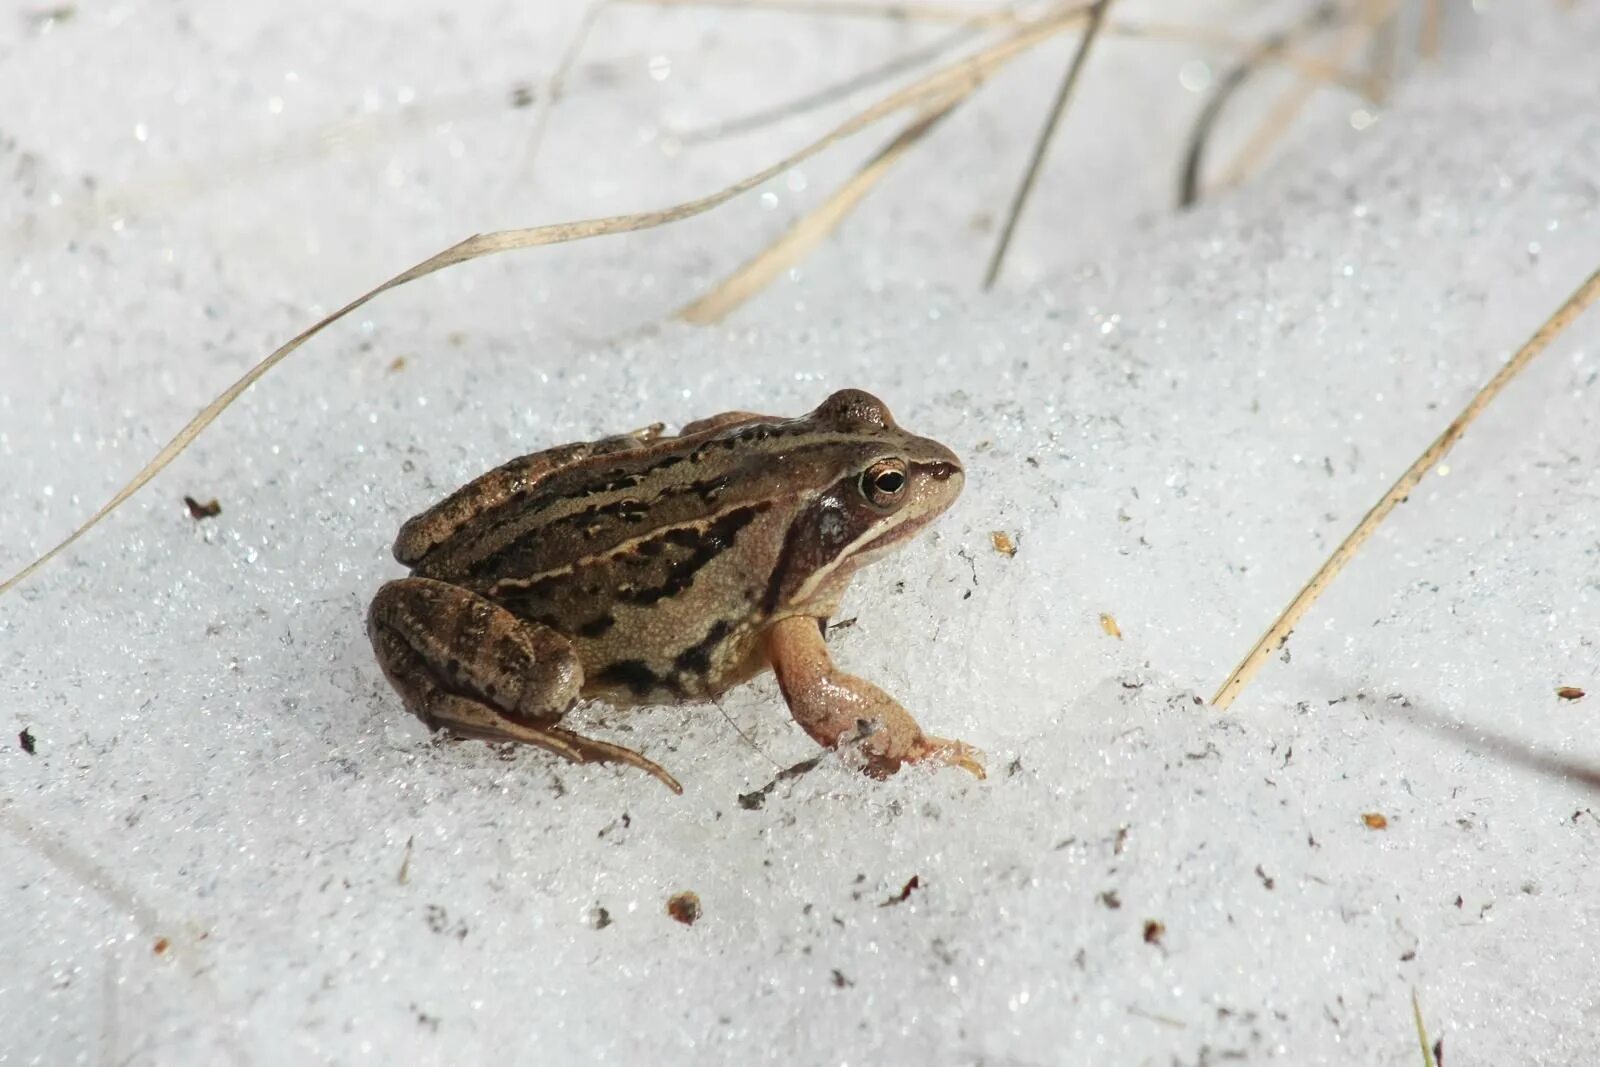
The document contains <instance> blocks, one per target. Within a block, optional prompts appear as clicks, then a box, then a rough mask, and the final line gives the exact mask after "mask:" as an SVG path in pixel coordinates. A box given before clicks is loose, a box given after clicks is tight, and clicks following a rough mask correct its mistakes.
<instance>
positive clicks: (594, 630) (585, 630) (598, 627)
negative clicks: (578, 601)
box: [578, 611, 617, 637]
mask: <svg viewBox="0 0 1600 1067" xmlns="http://www.w3.org/2000/svg"><path fill="white" fill-rule="evenodd" d="M616 624H617V617H616V616H615V615H613V614H611V613H610V612H609V611H608V612H606V613H605V614H604V615H601V616H600V617H598V618H594V619H590V620H589V621H588V622H586V623H583V624H582V625H581V626H579V627H578V636H579V637H599V636H600V635H601V634H604V633H606V632H607V631H609V630H610V629H611V628H612V627H613V626H615V625H616Z"/></svg>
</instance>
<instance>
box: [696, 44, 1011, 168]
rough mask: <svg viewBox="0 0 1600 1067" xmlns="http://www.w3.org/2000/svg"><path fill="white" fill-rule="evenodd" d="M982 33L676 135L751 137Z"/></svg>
mask: <svg viewBox="0 0 1600 1067" xmlns="http://www.w3.org/2000/svg"><path fill="white" fill-rule="evenodd" d="M980 32H981V30H980V29H979V28H978V27H973V26H963V27H961V28H959V29H957V30H955V31H953V32H951V33H949V34H946V35H945V36H944V37H941V38H939V40H937V41H935V42H933V43H932V44H930V45H927V46H925V47H923V48H917V49H913V50H911V51H909V52H904V53H902V54H901V55H898V56H895V57H894V58H893V59H890V60H889V61H888V62H886V63H882V64H879V65H878V66H876V67H872V68H871V69H869V70H864V71H862V72H861V73H859V74H855V75H852V76H851V77H849V78H846V79H845V80H843V81H841V82H837V83H835V84H833V85H829V86H827V87H825V88H822V89H818V90H817V91H815V92H811V93H807V94H806V95H804V96H801V97H796V98H795V99H793V100H789V101H787V102H785V103H782V104H775V105H774V106H772V107H767V108H762V109H761V110H759V111H751V112H748V113H746V114H744V115H740V116H738V117H737V118H731V119H725V120H723V121H721V122H714V123H711V124H710V125H707V126H701V127H698V128H696V129H692V130H681V131H677V132H675V133H674V134H673V136H674V137H675V138H677V140H678V143H679V144H682V145H685V146H688V145H696V144H705V143H706V142H708V141H718V140H721V139H723V138H725V137H734V136H737V135H739V134H743V133H749V132H750V131H751V130H758V129H761V128H762V127H763V126H770V125H772V124H774V123H777V122H782V121H784V120H785V119H792V118H795V117H797V116H800V115H804V114H806V113H807V112H809V111H815V110H816V109H817V108H820V107H827V106H828V105H829V104H832V103H836V102H837V101H839V100H842V99H844V98H845V97H847V96H850V95H852V94H853V93H857V92H860V91H861V90H863V89H870V88H872V87H873V86H875V85H880V84H882V83H883V82H886V81H889V80H890V79H892V78H897V77H899V76H900V75H902V74H906V73H909V72H910V71H913V70H916V69H917V68H919V67H923V66H926V65H927V64H929V63H931V62H932V61H933V60H935V59H938V58H939V57H940V56H942V55H944V54H945V53H947V52H950V51H952V50H954V49H955V48H957V47H958V46H960V45H962V44H965V43H966V42H968V41H970V40H972V39H973V37H974V36H976V35H977V34H978V33H980Z"/></svg>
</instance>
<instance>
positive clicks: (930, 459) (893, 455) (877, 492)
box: [778, 389, 965, 613]
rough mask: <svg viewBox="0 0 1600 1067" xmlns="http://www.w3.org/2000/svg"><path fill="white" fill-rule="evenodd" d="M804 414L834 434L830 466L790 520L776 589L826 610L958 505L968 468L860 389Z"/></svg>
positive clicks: (794, 604) (794, 602)
mask: <svg viewBox="0 0 1600 1067" xmlns="http://www.w3.org/2000/svg"><path fill="white" fill-rule="evenodd" d="M804 421H806V422H809V423H810V424H811V429H812V431H813V432H814V433H815V434H817V435H818V436H819V437H822V438H827V439H831V441H832V444H831V446H829V448H828V449H827V451H828V454H829V468H830V472H829V476H828V477H826V478H824V479H819V485H818V491H816V492H814V494H813V495H811V496H810V498H809V500H808V501H807V502H806V504H805V506H804V507H802V508H801V509H800V511H799V512H798V514H797V515H796V516H795V519H794V521H793V522H792V523H791V525H790V527H789V535H788V538H787V540H786V542H785V544H784V547H783V552H782V558H781V559H780V561H779V563H778V569H779V571H780V572H781V578H780V580H779V583H778V586H779V588H780V589H781V594H780V597H781V600H782V601H783V602H784V603H785V604H786V605H788V606H789V607H791V608H798V609H802V610H804V609H805V608H807V607H813V608H818V607H820V608H821V609H822V611H823V612H824V613H825V612H827V611H831V601H832V600H834V599H836V598H837V597H838V595H839V594H840V593H841V592H842V591H843V589H844V585H845V583H846V582H847V581H848V580H849V578H850V576H851V575H852V574H854V573H855V572H856V571H857V570H859V569H860V568H862V567H864V566H866V565H867V564H869V563H872V562H873V561H875V560H878V559H881V558H882V557H884V556H886V555H888V554H889V553H891V552H893V551H894V550H895V549H897V548H899V547H900V546H901V545H902V544H903V543H905V542H906V541H908V540H910V539H911V538H913V537H915V536H916V535H917V534H918V533H919V532H921V530H922V528H923V527H924V526H927V525H928V524H929V523H930V522H932V521H933V520H934V519H936V518H938V517H939V515H940V514H941V513H943V512H944V510H945V509H946V508H948V507H949V506H950V505H951V504H953V503H955V499H956V497H957V496H959V495H960V494H961V486H962V484H963V482H964V480H965V474H964V473H963V471H962V469H961V461H960V460H959V459H957V458H956V455H955V453H953V452H951V451H950V450H949V449H948V448H946V447H945V446H944V445H941V444H940V443H939V442H937V441H933V440H930V439H928V438H926V437H918V436H916V435H915V434H911V433H907V432H906V431H905V430H903V429H901V428H900V427H899V426H898V425H896V423H895V421H894V418H893V417H892V416H891V415H890V414H889V409H888V408H887V407H885V406H884V403H883V401H881V400H879V399H878V398H877V397H874V396H872V395H871V394H870V393H864V392H862V391H861V390H859V389H844V390H841V391H839V392H837V393H834V394H833V395H832V396H830V397H828V399H827V400H825V401H823V402H822V404H821V406H819V407H818V408H817V409H816V410H815V411H813V412H812V413H811V414H810V415H807V416H805V417H804Z"/></svg>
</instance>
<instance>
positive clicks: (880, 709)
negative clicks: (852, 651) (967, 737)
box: [766, 617, 983, 778]
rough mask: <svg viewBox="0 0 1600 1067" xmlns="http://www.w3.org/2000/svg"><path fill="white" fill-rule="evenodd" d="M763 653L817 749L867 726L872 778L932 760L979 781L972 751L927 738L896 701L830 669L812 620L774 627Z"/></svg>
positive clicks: (790, 621) (801, 619)
mask: <svg viewBox="0 0 1600 1067" xmlns="http://www.w3.org/2000/svg"><path fill="white" fill-rule="evenodd" d="M766 649H767V659H768V660H769V661H770V662H771V663H772V670H773V673H774V674H776V675H777V676H778V687H779V688H780V689H782V690H783V699H784V700H785V701H786V702H787V703H788V705H789V711H790V713H791V714H793V715H794V719H795V722H797V723H799V724H800V726H801V728H802V729H804V730H805V732H806V733H808V734H810V735H811V737H812V739H813V740H815V741H816V742H817V743H818V744H820V745H822V746H824V747H826V748H836V747H837V746H838V745H840V744H841V743H843V742H845V741H847V740H849V739H851V738H852V737H854V736H855V735H856V734H857V732H858V731H859V730H860V729H861V728H862V727H863V726H865V727H866V728H867V729H868V731H869V733H868V736H867V737H866V738H865V740H864V742H863V747H864V749H865V750H866V752H867V754H868V765H867V769H868V770H869V771H870V772H872V773H874V774H879V775H882V774H892V773H894V772H895V771H896V770H898V769H899V768H900V765H901V764H902V763H912V762H917V761H921V760H930V761H933V762H936V763H951V764H954V765H956V766H958V767H961V768H963V769H964V770H967V771H970V772H971V773H973V774H975V775H977V776H978V777H979V778H982V777H983V764H982V763H980V762H979V761H978V758H977V757H978V753H977V752H975V751H974V750H973V749H972V748H971V747H970V746H968V745H966V744H963V743H962V742H960V741H946V740H944V739H943V738H939V737H929V736H928V735H926V734H924V733H923V732H922V728H921V727H920V726H918V725H917V721H916V720H915V719H913V718H912V717H911V713H910V712H908V711H906V709H905V708H903V707H901V706H900V703H899V701H897V700H895V699H894V698H893V697H891V696H890V695H889V694H888V693H885V692H884V691H883V690H882V689H879V688H878V687H877V686H875V685H873V684H872V683H871V682H869V681H867V680H865V679H864V678H858V677H856V676H855V675H853V674H846V673H845V672H844V671H841V670H840V669H839V668H838V667H836V666H834V663H833V660H832V659H831V658H829V656H828V646H827V645H826V644H825V643H824V642H823V639H822V631H821V628H820V627H819V626H818V625H817V620H816V619H810V618H804V617H797V618H790V619H784V620H783V621H782V622H779V623H777V624H775V625H774V626H773V627H772V628H771V629H770V630H769V631H768V633H767V638H766Z"/></svg>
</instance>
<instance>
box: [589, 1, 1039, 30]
mask: <svg viewBox="0 0 1600 1067" xmlns="http://www.w3.org/2000/svg"><path fill="white" fill-rule="evenodd" d="M614 2H616V3H623V4H633V5H636V6H640V7H720V8H734V9H736V10H740V11H776V12H781V13H784V14H790V15H824V16H838V15H842V16H846V17H849V18H877V19H889V20H891V21H894V22H942V23H952V22H959V23H963V24H966V25H975V26H976V25H981V26H1016V25H1018V24H1020V23H1021V22H1023V21H1024V20H1023V18H1022V17H1021V16H1020V15H1018V14H1016V13H1015V12H1013V11H1011V10H1009V9H1006V8H1001V9H998V10H997V9H995V8H994V7H984V6H982V5H979V4H941V3H934V2H931V0H913V2H910V3H897V2H892V0H891V2H887V3H881V2H874V0H614Z"/></svg>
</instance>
